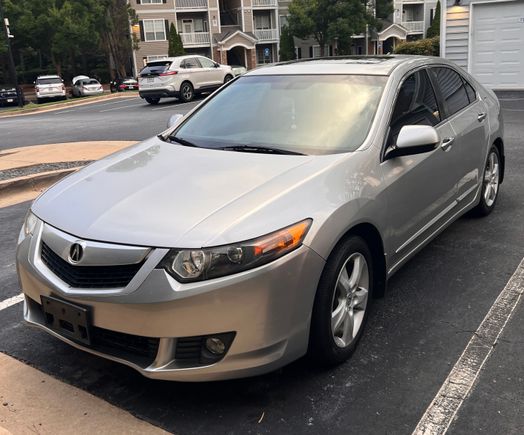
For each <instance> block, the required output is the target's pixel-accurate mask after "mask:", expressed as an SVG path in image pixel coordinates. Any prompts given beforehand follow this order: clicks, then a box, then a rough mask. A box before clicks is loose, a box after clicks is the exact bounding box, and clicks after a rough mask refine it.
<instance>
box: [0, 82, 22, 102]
mask: <svg viewBox="0 0 524 435" xmlns="http://www.w3.org/2000/svg"><path fill="white" fill-rule="evenodd" d="M16 105H18V96H17V94H16V88H15V87H13V86H9V85H0V107H4V106H16Z"/></svg>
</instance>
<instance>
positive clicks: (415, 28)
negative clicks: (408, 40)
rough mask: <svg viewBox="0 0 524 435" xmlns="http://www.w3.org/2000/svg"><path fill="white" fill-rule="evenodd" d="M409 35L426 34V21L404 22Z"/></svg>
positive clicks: (403, 24)
mask: <svg viewBox="0 0 524 435" xmlns="http://www.w3.org/2000/svg"><path fill="white" fill-rule="evenodd" d="M402 26H403V27H405V28H406V29H407V31H408V33H424V21H402Z"/></svg>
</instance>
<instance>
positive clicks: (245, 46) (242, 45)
mask: <svg viewBox="0 0 524 435" xmlns="http://www.w3.org/2000/svg"><path fill="white" fill-rule="evenodd" d="M235 47H244V48H245V49H246V50H254V49H255V48H256V46H249V45H245V44H242V43H241V42H239V43H237V44H235V45H232V46H231V47H229V48H228V49H227V50H226V49H224V48H222V47H220V48H219V49H218V51H229V50H231V49H232V48H235Z"/></svg>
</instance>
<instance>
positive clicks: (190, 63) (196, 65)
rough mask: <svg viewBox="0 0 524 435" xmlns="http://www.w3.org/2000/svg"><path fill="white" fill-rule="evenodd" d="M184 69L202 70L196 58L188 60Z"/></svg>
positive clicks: (184, 64)
mask: <svg viewBox="0 0 524 435" xmlns="http://www.w3.org/2000/svg"><path fill="white" fill-rule="evenodd" d="M182 68H202V67H201V65H200V62H199V61H198V59H197V58H196V57H190V58H189V59H186V60H185V61H184V63H183V66H182Z"/></svg>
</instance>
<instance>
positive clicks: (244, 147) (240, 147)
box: [219, 145, 305, 156]
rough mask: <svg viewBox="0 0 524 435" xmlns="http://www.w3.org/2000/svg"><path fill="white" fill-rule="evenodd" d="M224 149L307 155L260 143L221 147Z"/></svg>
mask: <svg viewBox="0 0 524 435" xmlns="http://www.w3.org/2000/svg"><path fill="white" fill-rule="evenodd" d="M219 149H221V150H224V151H240V152H244V153H265V154H290V155H295V156H305V154H303V153H299V152H296V151H289V150H283V149H280V148H272V147H264V146H258V145H233V146H228V147H222V148H219Z"/></svg>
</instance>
